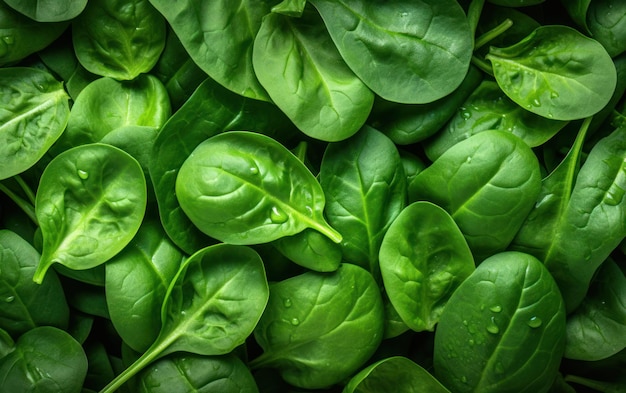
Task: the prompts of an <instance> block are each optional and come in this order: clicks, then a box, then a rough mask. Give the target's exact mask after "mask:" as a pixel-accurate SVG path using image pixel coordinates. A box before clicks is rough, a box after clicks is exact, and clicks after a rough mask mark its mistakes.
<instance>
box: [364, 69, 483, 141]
mask: <svg viewBox="0 0 626 393" xmlns="http://www.w3.org/2000/svg"><path fill="white" fill-rule="evenodd" d="M481 80H482V73H481V72H480V71H479V70H478V68H476V67H473V66H472V67H470V68H469V70H468V72H467V75H466V76H465V79H463V82H462V83H461V85H460V86H459V87H458V88H457V89H456V90H454V91H453V92H452V93H450V94H449V95H447V96H445V97H443V98H440V99H438V100H437V101H433V102H430V103H428V104H412V105H407V104H399V103H393V102H388V101H384V100H382V99H380V98H379V99H378V102H377V103H375V106H374V109H373V111H372V114H370V117H369V119H368V123H369V124H371V125H372V126H373V127H374V128H376V129H378V130H380V131H381V132H383V133H384V134H385V135H387V136H388V137H389V138H390V139H391V140H392V141H394V143H396V144H399V145H410V144H412V143H416V142H420V141H422V140H424V139H426V138H428V137H430V136H432V135H434V134H435V133H436V132H437V131H439V130H440V129H441V127H443V126H444V124H445V123H446V122H447V121H448V120H449V119H450V118H451V117H452V116H453V115H454V113H455V112H456V111H457V110H458V108H459V106H460V105H461V104H462V103H463V101H465V99H466V98H467V97H468V96H469V95H470V94H471V93H472V92H473V91H474V89H475V88H476V87H477V86H478V85H479V84H480V82H481Z"/></svg>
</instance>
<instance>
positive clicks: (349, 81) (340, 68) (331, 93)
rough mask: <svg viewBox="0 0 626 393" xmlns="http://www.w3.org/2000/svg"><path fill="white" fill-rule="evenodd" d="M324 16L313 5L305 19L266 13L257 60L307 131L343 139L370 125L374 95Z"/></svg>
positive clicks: (271, 88) (264, 79)
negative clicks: (341, 50) (332, 35)
mask: <svg viewBox="0 0 626 393" xmlns="http://www.w3.org/2000/svg"><path fill="white" fill-rule="evenodd" d="M319 19H320V17H319V15H318V14H317V12H316V11H315V10H314V9H311V8H308V9H307V11H306V12H305V13H304V14H303V16H302V17H301V18H292V17H289V16H285V15H280V14H276V13H271V14H269V15H267V16H266V17H265V18H263V23H262V24H261V29H260V30H259V33H258V34H257V36H256V39H255V41H254V42H255V43H254V51H253V56H252V60H253V65H254V70H255V72H256V75H257V77H258V78H259V81H260V82H261V84H262V85H263V86H264V87H265V89H266V90H267V92H268V94H269V95H270V97H271V98H272V101H273V102H275V103H276V105H278V107H279V108H280V109H281V110H282V111H283V112H285V114H286V115H287V116H288V117H289V118H290V119H291V120H292V121H293V122H294V124H295V125H296V126H297V127H298V128H299V129H300V130H301V131H302V132H303V133H304V134H306V135H308V136H311V137H313V138H317V139H321V140H324V141H338V140H342V139H346V138H348V137H350V136H352V135H353V134H355V133H356V132H357V131H358V130H359V129H360V128H361V126H362V125H363V124H364V123H365V120H366V119H367V117H368V115H369V112H370V110H371V108H372V103H373V102H374V94H373V93H372V92H371V90H370V89H369V88H368V87H367V86H365V84H363V82H362V81H361V80H360V79H359V78H357V76H356V75H355V74H354V73H353V72H352V70H350V68H348V66H347V65H346V64H345V63H344V61H343V60H342V58H341V55H340V54H339V52H338V51H337V49H336V48H335V46H334V45H333V42H332V40H331V39H330V36H329V35H328V32H327V31H326V29H325V28H324V24H323V23H322V21H321V20H319Z"/></svg>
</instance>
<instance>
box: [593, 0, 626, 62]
mask: <svg viewBox="0 0 626 393" xmlns="http://www.w3.org/2000/svg"><path fill="white" fill-rule="evenodd" d="M625 14H626V4H624V3H623V2H621V1H615V0H594V1H592V2H590V3H589V8H588V9H587V18H586V19H587V29H588V31H589V34H590V35H591V37H593V38H594V39H595V40H597V41H598V42H600V43H601V44H602V46H604V48H605V49H606V51H607V52H608V53H609V55H611V56H612V57H615V56H617V55H619V54H621V53H623V52H624V51H625V50H626V18H625V17H624V15H625Z"/></svg>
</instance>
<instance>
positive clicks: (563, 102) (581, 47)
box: [486, 25, 616, 120]
mask: <svg viewBox="0 0 626 393" xmlns="http://www.w3.org/2000/svg"><path fill="white" fill-rule="evenodd" d="M486 58H487V59H488V60H490V61H491V63H492V64H493V72H494V75H495V77H496V81H497V82H498V85H500V87H501V88H502V90H503V91H504V92H505V93H506V95H507V96H509V98H511V100H513V101H515V102H516V103H517V104H519V105H520V106H521V107H523V108H525V109H527V110H529V111H531V112H533V113H536V114H538V115H540V116H544V117H547V118H550V119H555V120H574V119H582V118H585V117H589V116H592V115H594V114H595V113H597V112H599V111H600V110H601V109H602V108H603V107H604V106H605V105H606V104H607V103H608V102H609V100H610V99H611V95H612V93H613V90H614V89H615V84H616V71H615V66H614V64H613V61H612V60H611V57H610V56H609V54H608V53H607V52H606V50H605V49H604V47H603V46H602V45H601V44H600V43H598V42H597V41H595V40H593V39H591V38H589V37H586V36H584V35H583V34H581V33H579V32H578V31H576V30H575V29H573V28H570V27H567V26H562V25H554V26H541V27H538V28H537V29H535V31H534V32H533V33H532V34H530V35H529V36H527V37H526V38H524V39H523V40H521V41H520V42H518V43H517V44H514V45H512V46H509V47H507V48H496V47H491V49H490V50H489V54H488V55H487V56H486Z"/></svg>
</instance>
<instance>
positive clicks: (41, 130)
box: [0, 67, 70, 180]
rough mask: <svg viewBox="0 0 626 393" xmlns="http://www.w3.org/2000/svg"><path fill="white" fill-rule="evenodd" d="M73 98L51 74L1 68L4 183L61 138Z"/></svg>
mask: <svg viewBox="0 0 626 393" xmlns="http://www.w3.org/2000/svg"><path fill="white" fill-rule="evenodd" d="M68 100H69V96H68V95H67V93H65V90H63V85H62V84H61V83H60V82H58V81H57V80H56V79H54V77H53V76H52V75H51V74H49V73H48V72H45V71H42V70H39V69H36V68H26V67H10V68H1V69H0V157H1V158H0V180H2V179H7V178H9V177H11V176H14V175H17V174H20V173H22V172H24V171H25V170H27V169H28V168H30V167H32V166H33V165H34V164H35V163H36V162H37V161H39V159H41V157H43V155H44V154H45V153H46V151H48V149H49V148H50V146H52V144H53V143H54V142H55V141H56V140H57V139H58V138H59V137H60V136H61V133H62V132H63V130H64V129H65V126H66V124H67V121H68V118H69V116H70V108H69V103H68Z"/></svg>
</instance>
